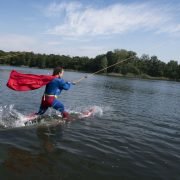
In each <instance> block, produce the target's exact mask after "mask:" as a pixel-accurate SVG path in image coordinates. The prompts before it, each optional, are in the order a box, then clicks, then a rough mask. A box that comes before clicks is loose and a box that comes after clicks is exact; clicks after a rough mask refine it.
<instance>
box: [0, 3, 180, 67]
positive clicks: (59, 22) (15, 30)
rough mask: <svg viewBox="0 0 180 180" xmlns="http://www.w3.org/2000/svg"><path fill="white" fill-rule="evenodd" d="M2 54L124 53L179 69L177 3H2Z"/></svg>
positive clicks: (179, 25)
mask: <svg viewBox="0 0 180 180" xmlns="http://www.w3.org/2000/svg"><path fill="white" fill-rule="evenodd" d="M0 19H1V21H0V50H3V51H28V52H29V51H33V52H34V53H45V54H59V55H70V56H88V57H95V56H96V55H100V54H104V53H107V52H108V51H113V50H114V49H126V50H128V51H134V52H136V53H137V55H138V56H139V57H140V56H141V55H142V54H148V55H149V56H150V57H151V56H153V55H156V56H157V57H158V58H159V59H160V60H161V61H164V62H169V61H170V60H176V61H178V62H179V64H180V1H179V0H171V1H169V0H91V1H89V0H79V1H71V0H66V1H62V0H59V1H58V0H56V1H54V0H38V1H37V0H30V1H27V0H0Z"/></svg>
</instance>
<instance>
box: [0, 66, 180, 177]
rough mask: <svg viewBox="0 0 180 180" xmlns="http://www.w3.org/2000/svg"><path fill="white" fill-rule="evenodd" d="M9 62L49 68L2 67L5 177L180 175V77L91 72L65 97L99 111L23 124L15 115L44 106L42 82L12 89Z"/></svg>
mask: <svg viewBox="0 0 180 180" xmlns="http://www.w3.org/2000/svg"><path fill="white" fill-rule="evenodd" d="M11 69H16V70H19V71H22V72H26V73H36V74H48V73H50V74H51V70H39V69H30V68H17V67H8V66H1V67H0V127H1V128H0V179H8V180H9V179H34V180H35V179H58V180H59V179H63V180H65V179H68V180H72V179H73V180H75V179H77V180H78V179H83V180H84V179H87V180H88V179H91V180H92V179H98V180H99V179H103V180H104V179H108V180H109V179H112V180H114V179H115V180H116V179H117V180H120V179H125V180H126V179H127V180H129V179H137V180H140V179H163V180H179V179H180V143H179V142H180V83H178V82H169V81H150V80H136V79H123V78H115V77H106V76H93V77H91V78H87V79H85V80H83V81H81V82H80V83H79V84H77V85H76V86H74V87H73V88H72V89H71V90H69V91H67V92H65V91H64V92H63V93H62V95H61V97H60V99H61V101H62V102H63V103H64V104H65V105H66V108H67V109H69V110H74V111H81V110H83V109H85V108H87V107H92V106H93V107H96V109H97V112H98V113H96V114H95V115H94V116H93V117H90V118H87V119H79V120H76V121H74V122H71V123H67V124H63V125H58V126H54V127H44V128H42V127H37V126H35V127H20V128H17V127H13V123H12V122H16V121H18V118H19V117H20V115H26V114H29V113H31V112H36V111H37V110H38V108H39V103H40V99H41V95H42V94H43V90H44V88H41V89H38V90H35V91H31V92H15V91H12V90H10V89H8V88H7V87H6V82H7V80H8V77H9V73H10V71H11ZM84 75H85V74H83V73H77V72H65V76H64V79H65V80H67V81H72V80H77V79H79V78H81V77H82V76H84ZM53 113H54V112H53V110H49V111H48V112H47V114H48V115H51V114H53ZM49 118H51V117H50V116H49ZM52 120H53V118H52ZM4 125H6V126H8V127H9V128H8V129H4V128H3V127H4Z"/></svg>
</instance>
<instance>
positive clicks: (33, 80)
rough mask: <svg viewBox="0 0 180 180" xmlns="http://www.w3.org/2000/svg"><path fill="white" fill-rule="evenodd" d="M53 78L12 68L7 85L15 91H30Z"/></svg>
mask: <svg viewBox="0 0 180 180" xmlns="http://www.w3.org/2000/svg"><path fill="white" fill-rule="evenodd" d="M54 78H55V76H49V75H35V74H22V73H19V72H17V71H15V70H12V71H11V74H10V77H9V80H8V82H7V86H8V87H9V88H10V89H13V90H15V91H30V90H34V89H38V88H40V87H42V86H44V85H46V84H48V83H49V82H50V81H51V80H53V79H54Z"/></svg>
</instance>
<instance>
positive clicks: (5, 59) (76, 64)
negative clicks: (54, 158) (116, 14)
mask: <svg viewBox="0 0 180 180" xmlns="http://www.w3.org/2000/svg"><path fill="white" fill-rule="evenodd" d="M124 60H125V61H124ZM120 61H123V62H122V63H119V64H117V65H116V66H112V65H113V64H115V63H118V62H120ZM0 64H4V65H12V66H28V67H38V68H54V67H57V66H62V67H64V68H65V69H72V70H77V71H85V72H96V71H98V70H100V69H103V68H106V67H109V66H112V67H110V68H108V69H105V70H103V71H101V72H100V73H108V74H122V75H125V76H128V75H131V76H137V77H145V78H146V77H147V78H151V77H153V78H167V79H172V80H180V65H178V62H177V61H175V60H170V61H169V62H168V63H165V62H162V61H161V60H159V59H158V57H157V56H151V57H149V55H146V54H144V55H142V56H141V57H137V55H136V53H135V52H133V51H127V50H124V49H116V50H114V51H109V52H107V53H106V54H102V55H98V56H96V57H95V58H89V57H79V56H75V57H70V56H65V55H54V54H50V55H46V54H35V53H33V52H4V51H2V50H0Z"/></svg>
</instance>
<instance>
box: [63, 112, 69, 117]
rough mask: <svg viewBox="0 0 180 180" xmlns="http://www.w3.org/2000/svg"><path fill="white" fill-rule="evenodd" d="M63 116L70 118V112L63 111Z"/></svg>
mask: <svg viewBox="0 0 180 180" xmlns="http://www.w3.org/2000/svg"><path fill="white" fill-rule="evenodd" d="M62 118H63V119H68V118H69V113H68V112H66V111H64V112H62Z"/></svg>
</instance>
